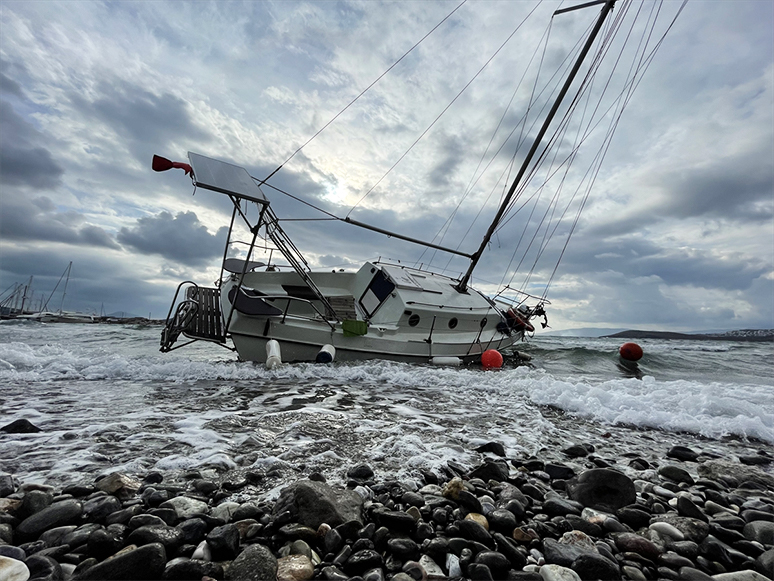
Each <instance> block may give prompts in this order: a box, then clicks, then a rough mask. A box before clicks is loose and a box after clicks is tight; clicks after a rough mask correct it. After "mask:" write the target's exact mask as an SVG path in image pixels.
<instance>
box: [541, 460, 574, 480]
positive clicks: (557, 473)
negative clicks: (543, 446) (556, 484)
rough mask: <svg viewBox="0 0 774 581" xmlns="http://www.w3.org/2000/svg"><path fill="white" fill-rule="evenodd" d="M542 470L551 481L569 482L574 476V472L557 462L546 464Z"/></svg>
mask: <svg viewBox="0 0 774 581" xmlns="http://www.w3.org/2000/svg"><path fill="white" fill-rule="evenodd" d="M544 470H545V472H546V473H547V474H548V475H549V476H550V477H551V479H553V480H557V479H559V480H569V479H570V478H572V477H574V476H575V470H573V469H572V468H570V467H569V466H567V465H566V464H562V463H559V462H557V463H548V464H546V465H545V468H544Z"/></svg>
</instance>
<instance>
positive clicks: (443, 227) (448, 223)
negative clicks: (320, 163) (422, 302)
mask: <svg viewBox="0 0 774 581" xmlns="http://www.w3.org/2000/svg"><path fill="white" fill-rule="evenodd" d="M541 2H542V0H541ZM538 6H539V4H538V5H537V6H536V7H535V8H534V9H533V10H532V12H530V14H529V15H527V18H529V16H531V15H532V13H533V12H534V11H535V10H536V9H537V7H538ZM525 20H526V19H525ZM522 24H523V22H522ZM520 26H521V25H520ZM550 29H551V23H550V22H549V25H548V26H547V27H546V30H545V31H544V32H543V37H542V38H541V44H542V42H543V39H546V40H545V42H546V43H547V42H548V40H547V35H549V34H550ZM539 50H540V44H538V46H537V48H536V49H535V52H534V53H533V54H532V57H531V58H530V60H529V63H527V66H526V67H525V69H524V73H523V74H522V76H521V79H520V80H519V82H518V83H517V85H516V88H515V89H514V91H513V93H512V94H511V98H510V100H509V101H508V105H506V107H505V110H504V111H503V114H502V116H501V117H500V121H499V122H498V123H497V127H496V128H495V130H494V132H493V133H492V137H491V138H490V139H489V143H488V144H487V146H486V148H485V150H484V152H483V153H482V154H481V158H480V159H479V161H478V165H477V166H476V169H475V170H473V173H472V175H471V176H470V181H469V182H468V185H467V187H466V188H465V191H464V193H463V195H462V197H461V198H460V200H459V202H458V203H457V205H456V207H455V208H454V210H453V211H452V212H451V214H449V216H448V217H447V218H446V221H445V222H444V223H443V224H442V225H441V227H440V228H439V229H438V232H436V234H435V236H434V237H433V241H435V240H436V239H438V238H439V236H440V240H439V242H438V244H443V241H444V239H445V238H446V235H447V234H448V233H449V231H450V230H451V225H452V223H453V222H454V219H455V217H456V216H457V213H458V212H459V210H460V208H461V207H462V204H463V203H464V201H465V200H466V199H467V197H468V196H469V195H470V193H471V192H472V191H473V188H474V187H475V186H476V184H477V183H478V181H479V180H480V179H481V178H482V177H483V175H484V174H485V173H486V172H487V170H488V169H489V167H490V166H491V165H492V163H493V162H494V160H495V159H497V156H498V155H499V153H500V151H502V149H503V147H505V145H506V144H507V143H508V141H509V140H510V138H511V136H512V135H513V133H514V131H515V130H516V128H514V129H513V130H511V132H510V133H509V134H508V136H507V137H506V138H505V140H504V141H503V143H502V144H501V145H500V147H499V148H498V149H497V151H496V152H495V153H494V154H493V155H492V157H491V158H490V160H489V162H488V163H487V164H486V166H485V167H484V169H483V170H482V171H481V173H480V174H478V170H479V169H480V168H481V164H482V163H483V162H484V159H486V156H487V154H488V153H489V150H490V148H491V146H492V143H493V142H494V140H495V137H496V136H497V134H498V133H499V131H500V127H501V126H502V124H503V121H504V120H505V117H506V115H507V114H508V111H509V110H510V108H511V105H512V104H513V101H514V99H515V98H516V94H517V93H518V91H519V88H520V87H521V84H522V83H523V82H524V78H525V77H526V76H527V72H528V71H529V67H530V65H531V64H532V61H533V60H534V59H535V55H536V54H537V53H538V51H539ZM533 94H534V90H533ZM531 106H532V97H530V102H529V104H528V107H527V111H526V112H525V114H524V115H523V116H522V119H523V120H524V121H525V122H526V118H527V115H528V114H529V110H530V107H531ZM520 123H521V121H520ZM517 126H518V125H517ZM517 149H518V147H517ZM476 174H478V176H477V175H476ZM474 180H475V181H474ZM498 181H499V180H498ZM490 195H491V194H490ZM487 199H488V198H487ZM474 222H475V220H474ZM463 239H464V237H463ZM461 244H462V241H460V242H459V243H458V244H457V250H459V247H460V245H461ZM428 250H429V249H425V250H424V251H423V252H422V255H421V256H420V257H419V259H417V263H418V262H419V261H421V260H422V257H423V256H424V254H425V252H427V251H428ZM437 252H438V251H437V250H433V253H432V255H431V257H430V260H429V263H430V264H432V262H433V260H434V259H435V256H436V254H437ZM446 266H447V267H448V264H447V265H446Z"/></svg>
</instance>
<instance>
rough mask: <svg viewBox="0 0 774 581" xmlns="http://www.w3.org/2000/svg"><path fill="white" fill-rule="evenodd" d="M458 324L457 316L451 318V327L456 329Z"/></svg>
mask: <svg viewBox="0 0 774 581" xmlns="http://www.w3.org/2000/svg"><path fill="white" fill-rule="evenodd" d="M456 326H457V317H454V318H453V319H449V329H454V327H456Z"/></svg>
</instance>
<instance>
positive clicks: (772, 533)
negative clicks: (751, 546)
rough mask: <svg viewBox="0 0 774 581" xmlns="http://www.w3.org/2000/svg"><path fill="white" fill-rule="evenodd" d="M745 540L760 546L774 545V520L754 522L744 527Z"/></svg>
mask: <svg viewBox="0 0 774 581" xmlns="http://www.w3.org/2000/svg"><path fill="white" fill-rule="evenodd" d="M742 532H743V534H744V536H745V538H747V539H749V540H751V541H758V542H759V543H761V544H762V545H774V520H768V521H763V520H754V521H752V522H748V523H747V524H746V525H744V529H743V530H742Z"/></svg>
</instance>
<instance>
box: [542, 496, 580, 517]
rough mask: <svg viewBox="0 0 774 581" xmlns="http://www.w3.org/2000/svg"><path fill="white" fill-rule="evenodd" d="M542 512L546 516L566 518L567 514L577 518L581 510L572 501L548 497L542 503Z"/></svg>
mask: <svg viewBox="0 0 774 581" xmlns="http://www.w3.org/2000/svg"><path fill="white" fill-rule="evenodd" d="M543 512H545V513H546V514H547V515H548V516H567V515H568V514H574V515H576V516H579V515H580V513H581V509H579V508H578V507H577V506H575V504H574V503H573V502H572V501H569V500H565V499H564V498H561V497H559V496H550V497H548V498H546V499H545V500H544V501H543Z"/></svg>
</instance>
